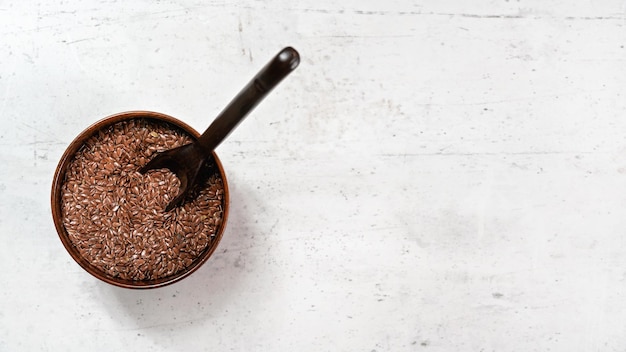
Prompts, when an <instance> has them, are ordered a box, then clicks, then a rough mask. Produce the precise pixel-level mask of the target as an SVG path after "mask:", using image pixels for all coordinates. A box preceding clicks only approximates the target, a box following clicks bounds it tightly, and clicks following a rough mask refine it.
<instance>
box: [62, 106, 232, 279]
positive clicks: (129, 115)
mask: <svg viewBox="0 0 626 352" xmlns="http://www.w3.org/2000/svg"><path fill="white" fill-rule="evenodd" d="M132 119H147V120H155V121H159V122H165V123H167V124H170V125H173V126H174V127H177V128H179V129H181V130H183V131H185V132H187V134H188V135H189V136H191V137H192V138H194V139H197V138H198V137H199V136H200V134H199V133H198V132H197V131H195V130H194V129H193V128H191V127H190V126H189V125H187V124H185V123H184V122H181V121H179V120H177V119H175V118H173V117H171V116H168V115H165V114H161V113H156V112H150V111H129V112H123V113H119V114H115V115H111V116H109V117H106V118H104V119H102V120H100V121H98V122H96V123H94V124H93V125H91V126H89V127H88V128H87V129H86V130H84V131H83V132H82V133H81V134H79V135H78V137H76V138H75V139H74V141H73V142H72V143H71V144H70V145H69V147H67V149H66V150H65V153H64V154H63V156H62V157H61V160H60V161H59V165H58V166H57V169H56V172H55V174H54V180H53V182H52V217H53V220H54V225H55V227H56V230H57V232H58V234H59V237H60V238H61V242H63V245H64V246H65V249H67V251H68V252H69V254H70V255H71V256H72V258H74V260H75V261H76V262H77V263H78V264H79V265H80V266H81V267H83V269H85V270H86V271H87V272H89V273H90V274H91V275H93V276H95V277H97V278H98V279H100V280H102V281H105V282H107V283H109V284H112V285H116V286H120V287H125V288H135V289H146V288H156V287H161V286H165V285H169V284H172V283H174V282H176V281H179V280H181V279H183V278H185V277H187V276H189V275H190V274H191V273H193V272H194V271H196V270H197V269H198V268H199V267H200V266H202V264H204V263H205V262H206V261H207V260H208V259H209V257H210V256H211V254H213V252H214V251H215V249H216V248H217V245H218V244H219V242H220V239H221V238H222V234H223V233H224V229H225V227H226V222H227V218H228V208H229V207H228V203H229V194H228V184H227V182H226V174H225V173H224V169H223V168H222V164H221V163H220V161H219V159H218V157H217V155H216V154H215V152H214V153H213V158H214V159H215V163H216V165H217V170H218V172H219V174H220V176H221V178H222V183H223V186H224V195H223V202H224V204H223V213H222V221H221V224H220V225H219V227H218V229H217V231H216V233H215V236H214V237H213V238H212V240H211V242H210V244H209V245H208V246H207V248H206V249H205V250H204V251H203V252H202V253H201V254H200V255H199V256H198V257H197V258H196V259H195V260H194V261H193V263H192V264H191V265H190V266H188V267H187V268H186V269H184V270H182V271H180V272H178V273H176V274H174V275H171V276H168V277H164V278H160V279H154V280H142V281H138V280H127V279H120V278H119V277H113V276H111V275H110V274H108V273H106V272H104V271H103V270H102V269H100V268H98V267H96V266H94V265H92V264H91V263H90V262H89V261H88V260H86V259H85V258H84V257H83V256H81V255H80V253H79V251H78V250H77V249H76V247H74V245H73V244H72V242H71V240H70V238H69V235H68V233H67V230H66V229H65V226H64V225H63V218H62V211H61V202H62V194H61V186H62V184H63V182H64V180H65V173H66V171H67V169H68V167H69V165H70V163H71V161H72V160H73V157H74V155H75V154H76V152H77V151H78V150H79V148H80V147H81V146H82V145H83V144H84V143H85V141H86V140H88V139H89V138H90V137H91V136H93V135H94V134H96V133H97V132H98V131H100V130H102V129H103V128H106V127H108V126H110V125H112V124H115V123H117V122H121V121H126V120H132Z"/></svg>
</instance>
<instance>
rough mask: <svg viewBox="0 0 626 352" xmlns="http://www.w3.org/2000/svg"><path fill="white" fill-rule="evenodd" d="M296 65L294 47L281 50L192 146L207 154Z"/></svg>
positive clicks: (298, 59)
mask: <svg viewBox="0 0 626 352" xmlns="http://www.w3.org/2000/svg"><path fill="white" fill-rule="evenodd" d="M299 63H300V55H299V54H298V52H297V51H296V50H295V49H294V48H291V47H287V48H284V49H283V50H281V51H280V52H279V53H278V55H276V56H275V57H274V58H273V59H272V60H271V61H270V62H269V63H268V64H267V65H265V67H263V68H262V69H261V71H259V73H257V75H256V76H255V77H254V78H253V79H252V80H251V81H250V82H249V83H248V84H247V85H246V86H245V87H244V88H243V89H242V90H241V91H240V92H239V94H238V95H237V96H236V97H235V98H234V99H233V100H232V101H231V102H230V104H228V106H227V107H226V108H224V110H223V111H222V112H221V113H220V114H219V115H218V116H217V117H216V118H215V120H214V121H213V122H212V123H211V125H210V126H209V128H207V130H206V131H204V133H203V134H202V135H201V136H200V138H198V141H197V142H196V145H197V146H199V147H200V148H202V149H203V150H204V151H205V152H206V153H207V154H210V153H211V152H212V151H213V150H214V149H215V148H217V146H218V145H219V144H220V143H222V141H223V140H224V139H225V138H226V137H227V136H228V135H229V134H230V133H231V132H232V131H233V130H234V129H235V127H237V125H238V124H239V123H240V122H241V121H243V119H244V118H245V117H246V115H248V113H249V112H250V111H252V109H254V107H255V106H257V104H258V103H260V102H261V100H263V98H265V96H266V95H267V94H268V93H269V92H270V91H271V90H272V89H274V87H276V86H277V85H278V83H280V81H282V80H283V78H285V77H287V75H288V74H289V73H291V71H293V70H294V69H295V68H296V67H298V64H299Z"/></svg>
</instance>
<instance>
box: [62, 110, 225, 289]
mask: <svg viewBox="0 0 626 352" xmlns="http://www.w3.org/2000/svg"><path fill="white" fill-rule="evenodd" d="M191 141H192V139H191V138H190V137H189V136H188V135H187V134H186V133H185V132H183V131H181V130H179V129H178V128H176V127H174V126H171V125H168V124H165V123H160V122H156V121H152V120H148V119H134V120H129V121H123V122H119V123H116V124H114V125H112V126H108V127H105V128H104V129H103V130H101V131H99V132H97V133H96V134H95V135H94V136H92V137H91V138H89V139H88V140H87V141H86V142H85V143H84V145H83V146H82V147H81V148H80V149H79V151H78V152H77V153H76V155H75V156H74V159H73V160H72V162H71V164H70V165H69V167H68V169H67V172H66V175H65V181H64V183H63V186H62V207H61V208H62V215H63V224H64V226H65V229H66V230H67V233H68V234H69V238H70V240H71V241H72V243H73V245H74V246H75V247H76V248H77V249H78V251H79V252H80V253H81V255H82V256H83V257H84V258H85V259H86V260H87V261H89V262H90V263H91V264H93V265H94V266H96V267H98V268H100V269H101V270H103V271H104V272H106V273H107V274H108V275H110V276H113V277H119V278H122V279H129V280H153V279H159V278H164V277H167V276H170V275H174V274H177V273H179V272H180V271H182V270H185V269H186V268H187V267H189V266H190V265H191V264H192V263H193V261H194V260H195V259H196V258H198V256H200V254H201V253H202V252H203V251H204V250H206V249H207V248H208V247H209V245H210V242H211V241H212V239H213V237H214V236H215V233H216V231H217V229H218V228H219V226H220V224H221V222H222V210H223V205H224V204H223V201H224V199H223V194H224V188H223V183H222V179H221V178H220V177H219V175H218V174H215V175H212V176H211V177H210V178H209V179H208V181H207V184H206V186H205V187H204V188H203V189H202V190H201V191H200V192H199V194H198V196H197V197H196V198H195V199H194V200H193V201H190V202H187V203H185V204H184V205H182V206H180V207H177V208H175V209H174V210H172V211H170V212H167V213H166V212H165V210H164V209H165V207H166V206H167V204H168V203H169V201H170V200H171V199H172V198H174V197H175V196H176V194H177V193H178V187H179V185H180V183H179V181H178V179H177V178H176V176H175V175H174V174H173V173H172V172H170V171H169V170H166V169H161V170H154V171H150V172H148V173H147V174H145V175H142V174H140V173H139V172H138V170H139V169H140V168H141V167H142V166H143V165H145V164H146V163H147V162H148V161H149V160H150V158H151V156H152V154H153V153H155V152H156V151H162V150H166V149H170V148H174V147H178V146H181V145H184V144H187V143H189V142H191Z"/></svg>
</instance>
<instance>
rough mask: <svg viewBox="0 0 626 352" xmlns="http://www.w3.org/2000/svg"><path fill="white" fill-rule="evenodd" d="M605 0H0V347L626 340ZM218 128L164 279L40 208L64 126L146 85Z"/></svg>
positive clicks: (393, 346) (612, 24) (618, 112)
mask: <svg viewBox="0 0 626 352" xmlns="http://www.w3.org/2000/svg"><path fill="white" fill-rule="evenodd" d="M625 25H626V4H624V2H623V1H617V0H607V1H602V2H600V1H598V2H595V3H592V2H591V1H575V2H571V1H551V2H546V1H538V0H530V1H525V0H524V1H520V0H517V1H515V0H507V1H504V0H503V1H475V2H463V1H430V2H419V1H408V0H404V1H403V0H395V1H357V0H350V1H328V0H318V1H310V0H306V1H301V2H293V1H286V0H282V1H281V0H275V1H253V0H243V1H238V2H234V1H233V2H227V1H160V2H154V1H119V2H118V1H84V2H81V3H80V4H78V2H71V1H69V2H67V1H66V2H51V1H50V2H47V1H41V2H34V1H2V2H0V119H1V121H2V126H3V127H2V129H1V130H0V146H1V147H0V163H1V165H2V167H1V168H0V196H1V197H2V200H3V201H2V203H1V204H0V233H1V236H2V237H1V238H2V242H1V244H0V267H1V269H2V270H1V271H0V285H1V288H0V351H79V350H81V351H82V350H85V351H124V350H127V351H231V350H233V351H367V352H372V351H379V352H380V351H421V350H424V351H535V350H536V351H548V350H551V351H623V350H624V347H625V346H626V329H625V327H624V326H625V325H624V323H625V321H626V240H625V237H626V118H625V115H626V96H625V91H626V48H625V46H626V28H625ZM286 45H292V46H294V47H295V48H297V49H298V50H299V51H300V53H301V56H302V58H303V61H302V64H301V66H300V67H299V68H298V69H297V70H296V72H295V73H294V74H293V75H292V76H290V77H289V78H287V80H285V82H283V83H282V84H281V86H280V87H278V88H277V89H276V90H275V91H274V92H273V93H272V95H271V96H270V97H268V99H266V100H265V101H264V102H263V103H262V104H261V105H260V106H259V107H258V108H257V109H256V110H255V111H254V112H253V113H252V114H251V115H250V116H249V117H248V119H247V120H246V121H245V122H244V123H243V124H242V125H241V126H240V128H239V129H238V130H237V131H236V132H235V133H234V134H232V135H231V137H230V139H229V140H228V141H227V142H226V143H224V144H223V145H222V146H220V147H219V149H218V154H219V155H220V157H221V159H222V161H223V163H224V166H225V168H226V171H227V175H228V179H229V182H230V186H231V191H232V195H231V204H232V207H231V213H230V214H231V216H230V220H229V224H228V229H227V231H226V233H225V235H224V239H223V241H222V243H221V244H220V246H219V248H218V250H217V252H216V253H215V255H214V256H213V257H212V258H211V259H210V260H209V261H208V262H207V264H205V266H203V267H202V268H201V269H200V270H199V271H198V272H196V273H195V274H194V275H192V276H191V277H189V278H187V279H185V280H183V281H181V282H179V283H177V284H174V285H172V286H168V287H165V288H162V289H157V290H149V291H133V290H126V289H120V288H116V287H112V286H110V285H108V284H105V283H102V282H100V281H98V280H97V279H95V278H93V277H92V276H90V275H89V274H87V273H86V272H85V271H84V270H82V269H81V268H80V267H79V266H78V265H77V264H76V263H74V262H73V260H72V259H71V258H70V256H69V255H68V254H67V252H66V251H65V249H64V248H63V246H62V245H61V242H60V241H59V239H58V237H57V234H56V232H55V230H54V227H53V224H52V219H51V215H50V206H49V193H50V185H51V181H52V175H53V172H54V170H55V167H56V164H57V162H58V160H59V158H60V156H61V154H62V153H63V151H64V149H65V147H66V146H67V145H68V144H69V142H70V141H71V140H72V139H73V138H74V137H75V136H76V135H77V134H78V133H79V132H81V131H82V130H83V129H84V128H86V127H87V126H88V125H90V124H91V123H93V122H94V121H96V120H98V119H100V118H102V117H105V116H107V115H109V114H112V113H116V112H120V111H126V110H134V109H146V110H154V111H160V112H164V113H167V114H170V115H173V116H176V117H178V118H180V119H182V120H184V121H186V122H188V123H189V124H190V125H192V126H194V127H195V128H196V129H198V130H200V131H202V130H204V128H205V127H206V126H208V124H209V122H210V121H211V120H212V118H213V117H214V116H215V115H216V114H217V113H218V112H219V111H220V110H221V108H222V107H223V106H224V105H225V104H226V103H227V102H228V101H229V100H230V99H231V98H232V97H233V96H234V95H235V94H236V93H237V92H238V91H239V89H240V88H241V87H243V85H244V84H245V83H246V82H247V81H248V80H249V79H250V78H251V77H252V75H253V74H254V73H256V71H257V70H258V69H259V68H260V67H261V66H262V65H264V64H265V63H266V62H267V60H269V59H270V58H271V57H272V56H273V55H274V54H275V53H276V52H277V51H278V50H279V49H281V48H282V47H283V46H286Z"/></svg>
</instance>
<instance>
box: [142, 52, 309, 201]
mask: <svg viewBox="0 0 626 352" xmlns="http://www.w3.org/2000/svg"><path fill="white" fill-rule="evenodd" d="M299 63H300V55H299V54H298V52H297V51H296V50H295V49H293V48H291V47H287V48H285V49H283V50H281V51H280V52H279V53H278V55H276V56H275V57H274V58H273V59H272V60H271V61H270V62H269V63H268V64H267V65H266V66H265V67H263V69H261V71H259V73H258V74H257V75H256V76H255V77H254V78H253V79H252V80H251V81H250V82H249V83H248V84H247V85H246V86H245V87H244V88H243V89H242V90H241V91H240V92H239V94H238V95H237V96H236V97H235V98H234V99H233V100H232V101H231V102H230V104H228V106H227V107H226V108H225V109H224V110H223V111H222V112H221V113H220V114H219V115H218V116H217V118H215V120H214V121H213V123H211V125H210V126H209V128H207V130H206V131H205V132H204V133H203V134H202V135H201V136H200V138H198V140H196V141H195V142H193V143H190V144H186V145H184V146H182V147H178V148H173V149H170V150H166V151H163V152H159V153H157V154H156V156H155V157H154V158H152V160H150V161H149V162H148V163H147V164H146V165H145V166H144V167H142V168H141V170H139V171H140V172H141V173H146V172H148V171H149V170H153V169H163V168H166V169H170V171H172V172H173V173H175V174H176V176H177V177H178V179H179V180H180V189H179V191H178V195H177V196H176V197H175V198H174V199H173V200H172V201H171V202H170V203H169V204H168V205H167V207H166V208H165V211H170V210H172V209H173V208H175V207H177V206H179V205H181V204H182V203H183V201H184V200H185V199H186V197H187V195H188V194H189V192H190V191H191V190H192V189H193V188H194V187H195V186H196V183H197V182H199V181H200V180H201V178H199V175H200V174H201V171H202V170H203V168H204V167H205V166H206V162H207V160H209V157H210V156H211V153H212V152H213V150H214V149H215V148H216V147H217V146H218V145H219V144H220V143H222V141H224V139H225V138H226V137H227V136H228V135H229V134H230V133H231V132H232V131H233V130H234V129H235V127H237V125H238V124H239V123H240V122H241V121H243V119H244V118H245V117H246V115H247V114H248V113H249V112H250V111H252V109H254V107H255V106H256V105H257V104H258V103H260V102H261V100H263V98H265V96H266V95H267V94H268V93H269V92H270V91H271V90H272V89H273V88H274V87H276V86H277V85H278V83H280V81H282V80H283V78H285V77H287V75H288V74H289V73H291V71H293V70H294V69H295V68H296V67H298V64H299Z"/></svg>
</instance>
